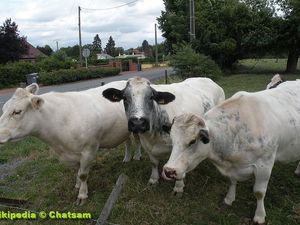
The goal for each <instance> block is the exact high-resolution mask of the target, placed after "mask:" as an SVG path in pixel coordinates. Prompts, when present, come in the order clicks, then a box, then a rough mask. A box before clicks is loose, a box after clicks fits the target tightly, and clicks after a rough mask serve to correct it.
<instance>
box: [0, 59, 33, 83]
mask: <svg viewBox="0 0 300 225" xmlns="http://www.w3.org/2000/svg"><path fill="white" fill-rule="evenodd" d="M36 71H38V67H37V65H36V64H33V63H28V62H18V63H8V64H6V65H3V66H0V88H3V87H9V86H12V85H17V84H19V83H20V82H25V81H26V77H25V75H26V74H29V73H33V72H36Z"/></svg>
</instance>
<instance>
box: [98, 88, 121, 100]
mask: <svg viewBox="0 0 300 225" xmlns="http://www.w3.org/2000/svg"><path fill="white" fill-rule="evenodd" d="M102 95H103V97H105V98H107V99H108V100H110V101H111V102H119V101H121V100H122V99H123V90H118V89H116V88H108V89H106V90H104V91H103V92H102Z"/></svg>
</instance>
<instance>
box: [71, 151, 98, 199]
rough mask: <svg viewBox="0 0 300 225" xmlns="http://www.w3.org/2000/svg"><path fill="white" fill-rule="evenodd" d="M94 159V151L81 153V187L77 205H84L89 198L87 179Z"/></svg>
mask: <svg viewBox="0 0 300 225" xmlns="http://www.w3.org/2000/svg"><path fill="white" fill-rule="evenodd" d="M97 149H98V148H97ZM94 158H95V154H93V153H92V151H84V152H82V153H81V158H80V169H79V171H78V178H79V181H80V187H79V193H78V197H77V201H76V204H77V205H83V204H84V203H85V202H86V199H87V198H88V186H87V179H88V175H89V170H90V166H91V163H92V161H93V159H94Z"/></svg>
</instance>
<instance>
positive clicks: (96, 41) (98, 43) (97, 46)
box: [93, 34, 102, 53]
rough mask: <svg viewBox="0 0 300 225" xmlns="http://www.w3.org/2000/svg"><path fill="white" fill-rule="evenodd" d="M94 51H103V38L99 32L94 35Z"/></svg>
mask: <svg viewBox="0 0 300 225" xmlns="http://www.w3.org/2000/svg"><path fill="white" fill-rule="evenodd" d="M93 52H95V53H101V52H102V46H101V39H100V37H99V35H98V34H96V36H95V37H94V41H93Z"/></svg>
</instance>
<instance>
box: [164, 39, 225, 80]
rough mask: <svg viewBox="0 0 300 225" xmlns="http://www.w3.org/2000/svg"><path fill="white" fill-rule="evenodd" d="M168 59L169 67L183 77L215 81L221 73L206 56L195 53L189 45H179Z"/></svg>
mask: <svg viewBox="0 0 300 225" xmlns="http://www.w3.org/2000/svg"><path fill="white" fill-rule="evenodd" d="M175 50H176V52H175V54H174V55H173V56H171V58H170V63H169V64H170V66H173V67H174V69H175V71H176V72H177V73H179V74H181V75H182V76H183V77H198V76H199V77H209V78H212V79H217V77H219V76H220V75H222V72H221V70H220V68H219V67H218V65H217V64H216V63H215V62H214V61H213V60H212V59H211V58H210V57H208V56H205V55H203V54H199V53H196V52H195V51H194V50H193V49H192V48H191V46H190V45H180V46H177V47H176V48H175Z"/></svg>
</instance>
